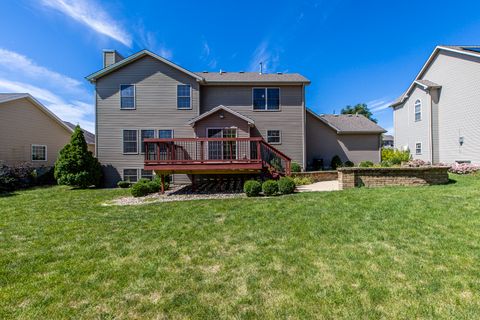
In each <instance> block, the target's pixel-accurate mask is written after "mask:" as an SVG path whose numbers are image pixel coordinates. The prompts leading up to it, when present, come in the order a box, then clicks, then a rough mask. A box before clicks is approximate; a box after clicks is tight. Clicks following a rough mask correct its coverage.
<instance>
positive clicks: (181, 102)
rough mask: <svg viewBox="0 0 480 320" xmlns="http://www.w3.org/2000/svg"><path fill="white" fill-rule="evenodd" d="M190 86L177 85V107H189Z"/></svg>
mask: <svg viewBox="0 0 480 320" xmlns="http://www.w3.org/2000/svg"><path fill="white" fill-rule="evenodd" d="M191 91H192V90H191V87H190V85H189V84H179V85H178V86H177V109H191V108H192V107H191V99H190V98H191Z"/></svg>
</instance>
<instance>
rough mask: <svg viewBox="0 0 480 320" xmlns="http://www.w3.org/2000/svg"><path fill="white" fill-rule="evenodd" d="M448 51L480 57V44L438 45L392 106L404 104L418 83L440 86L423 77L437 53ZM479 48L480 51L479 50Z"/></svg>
mask: <svg viewBox="0 0 480 320" xmlns="http://www.w3.org/2000/svg"><path fill="white" fill-rule="evenodd" d="M442 50H444V51H447V52H455V53H459V54H462V55H465V56H470V57H477V58H480V46H437V47H435V49H434V50H433V52H432V54H431V55H430V57H429V58H428V60H427V62H425V64H424V65H423V67H422V69H421V70H420V72H419V73H418V74H417V76H416V77H415V79H414V80H413V82H412V83H411V84H410V86H409V87H408V89H407V91H405V92H404V93H403V94H402V95H401V96H400V97H398V98H397V99H396V100H395V101H394V102H393V103H392V104H391V105H390V107H396V106H398V105H400V104H402V103H403V102H404V101H405V100H406V99H408V95H409V94H410V92H411V91H412V89H413V88H414V87H415V86H416V85H420V86H421V87H422V88H424V89H430V88H440V87H441V85H439V84H436V83H433V82H431V81H429V80H426V79H422V77H423V76H424V74H425V72H426V71H427V70H428V68H429V67H430V65H431V64H432V63H433V61H434V60H435V58H436V57H437V55H438V54H439V53H440V51H442ZM477 50H478V51H477ZM428 82H429V83H430V84H433V85H432V86H428V85H426V83H428Z"/></svg>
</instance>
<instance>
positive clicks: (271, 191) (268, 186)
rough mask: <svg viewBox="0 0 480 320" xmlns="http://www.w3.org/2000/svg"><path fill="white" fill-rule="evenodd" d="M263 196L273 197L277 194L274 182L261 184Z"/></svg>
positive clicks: (276, 185)
mask: <svg viewBox="0 0 480 320" xmlns="http://www.w3.org/2000/svg"><path fill="white" fill-rule="evenodd" d="M262 191H263V194H264V195H266V196H274V195H276V194H277V193H278V183H277V181H275V180H267V181H265V182H264V183H263V184H262Z"/></svg>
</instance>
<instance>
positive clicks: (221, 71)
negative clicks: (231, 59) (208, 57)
mask: <svg viewBox="0 0 480 320" xmlns="http://www.w3.org/2000/svg"><path fill="white" fill-rule="evenodd" d="M219 73H220V74H224V73H227V72H226V71H223V70H222V69H220V72H219Z"/></svg>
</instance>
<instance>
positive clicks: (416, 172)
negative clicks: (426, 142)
mask: <svg viewBox="0 0 480 320" xmlns="http://www.w3.org/2000/svg"><path fill="white" fill-rule="evenodd" d="M448 168H449V167H446V166H432V167H418V168H410V167H398V168H397V167H395V168H339V169H338V180H339V186H340V189H342V190H343V189H350V188H355V187H363V186H364V187H368V188H374V187H386V186H418V185H435V184H445V183H448V181H449V180H448Z"/></svg>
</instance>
